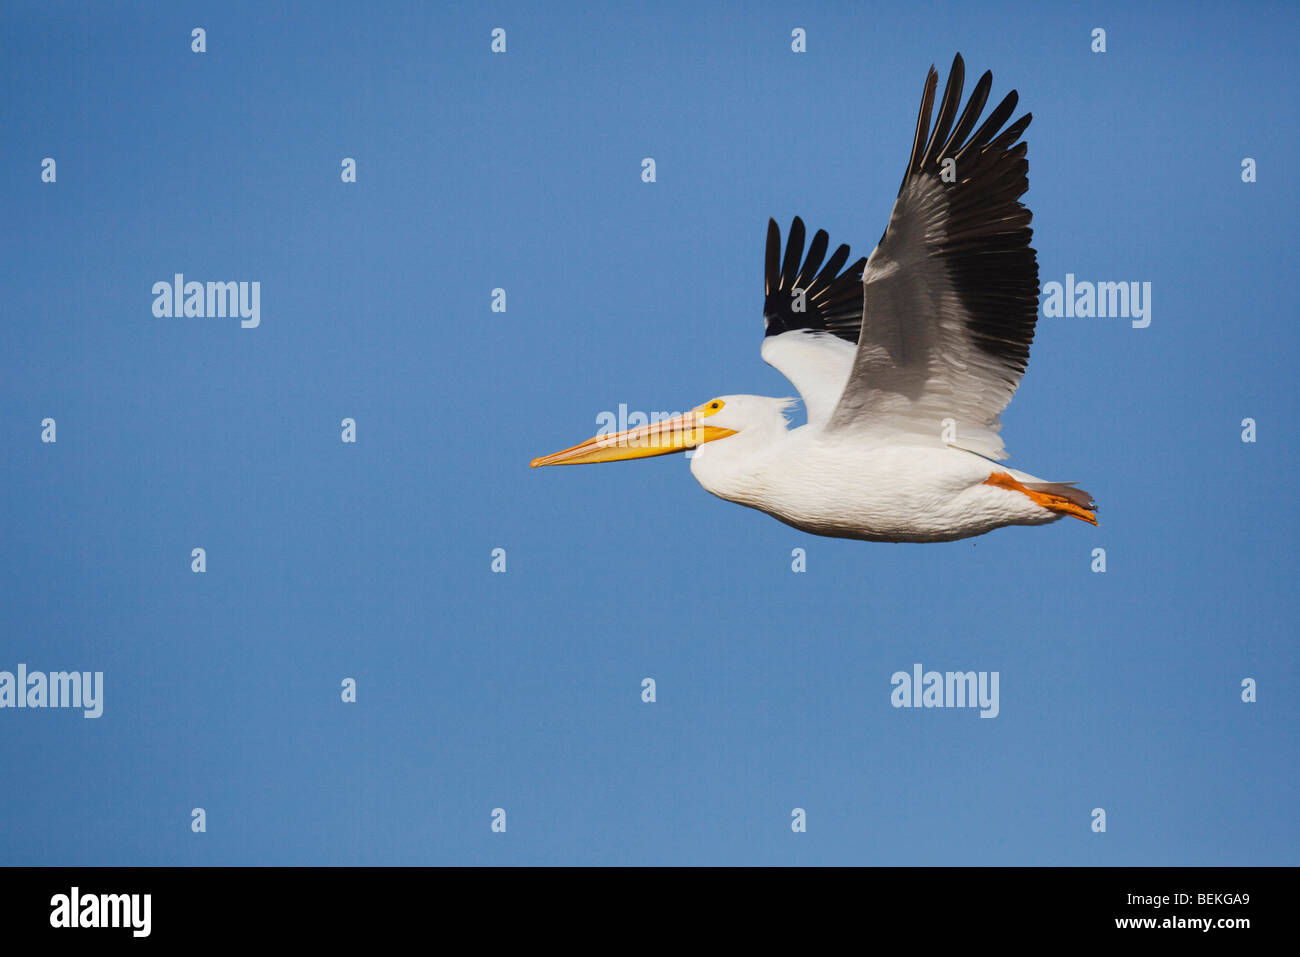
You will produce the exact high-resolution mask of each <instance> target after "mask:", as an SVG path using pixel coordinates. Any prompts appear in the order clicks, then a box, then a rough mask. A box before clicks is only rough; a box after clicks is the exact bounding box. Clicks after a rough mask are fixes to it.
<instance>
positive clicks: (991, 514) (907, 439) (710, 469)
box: [532, 54, 1097, 542]
mask: <svg viewBox="0 0 1300 957" xmlns="http://www.w3.org/2000/svg"><path fill="white" fill-rule="evenodd" d="M964 77H965V65H964V63H963V62H962V58H961V55H960V54H958V55H957V57H956V58H955V59H954V60H953V64H952V70H951V71H950V72H949V74H948V83H947V86H946V87H945V89H944V93H943V99H942V101H941V102H940V104H939V112H938V116H937V118H936V120H935V123H934V126H933V128H931V126H930V115H931V109H932V107H933V106H934V96H935V90H936V88H937V84H938V74H937V73H936V72H935V69H934V67H933V66H931V67H930V70H929V72H928V74H927V75H926V79H925V86H924V88H923V91H922V95H921V110H920V115H919V116H918V118H917V123H916V135H915V137H914V138H913V140H912V155H911V157H910V158H909V160H908V163H907V171H906V172H905V173H904V174H903V183H902V186H900V187H899V190H898V198H897V199H896V200H895V202H894V209H893V212H892V214H891V215H890V217H889V225H888V227H887V228H886V229H885V232H884V235H883V236H882V237H881V238H880V243H879V244H878V245H877V246H876V248H875V250H874V251H873V252H872V253H871V255H870V256H869V257H867V258H865V259H859V260H858V261H857V262H855V263H853V264H852V265H851V266H849V267H848V268H847V269H844V268H843V267H844V265H845V263H846V262H848V259H849V247H848V246H845V245H842V246H840V247H839V248H838V249H837V250H836V251H835V253H834V254H833V255H832V256H831V257H830V259H829V260H825V262H824V264H823V260H824V257H825V255H826V250H827V249H828V237H827V234H826V232H825V231H824V230H818V232H817V233H816V235H814V236H813V239H812V243H811V245H810V246H809V247H808V252H807V255H806V256H805V255H804V225H803V222H802V220H800V219H799V218H798V217H796V218H795V220H794V222H793V224H792V225H791V227H790V232H789V236H788V237H787V242H786V247H785V256H784V258H783V259H782V258H781V255H780V253H781V235H780V230H779V229H778V227H777V225H776V223H775V222H774V221H772V220H769V221H768V227H767V260H766V270H765V273H766V300H765V303H764V309H763V314H764V319H765V321H766V337H765V338H764V340H763V348H762V356H763V359H764V360H765V361H766V362H767V363H769V364H770V365H772V366H774V367H775V368H776V369H777V370H779V371H780V372H781V373H782V375H784V376H785V377H786V378H787V379H789V380H790V381H791V382H792V383H793V384H794V386H795V388H797V389H798V390H799V393H800V395H801V397H802V398H803V403H804V406H805V408H806V411H807V424H806V425H802V426H799V427H798V428H795V429H790V428H789V420H788V418H787V415H786V412H787V409H788V407H789V406H790V405H791V404H793V403H794V402H795V401H796V400H793V399H775V398H768V397H766V396H757V395H724V396H720V397H719V398H716V399H711V400H710V401H708V402H705V403H704V404H703V405H700V406H697V407H696V408H694V409H692V410H691V411H690V412H687V413H686V414H685V415H681V416H678V417H676V418H672V419H669V420H667V421H662V422H652V423H651V424H649V425H645V426H641V427H640V428H634V429H628V430H626V431H623V432H618V433H615V434H603V435H597V436H596V437H595V438H592V439H588V440H587V441H586V442H583V443H582V444H581V445H576V446H574V447H573V448H570V449H565V450H564V451H562V452H556V453H555V454H553V455H546V456H543V457H541V458H536V459H533V461H532V465H533V467H537V466H542V465H579V464H584V463H589V462H613V461H618V460H620V459H635V458H645V457H647V456H652V455H663V454H666V453H669V452H680V451H682V450H684V449H695V450H696V451H695V452H694V453H693V455H692V458H691V474H693V475H694V476H695V478H696V479H697V480H698V481H699V483H700V484H701V485H703V486H704V488H705V489H706V490H708V491H709V492H711V493H713V494H714V495H716V496H718V497H719V498H723V499H727V500H728V501H731V502H736V503H738V504H740V505H747V506H749V507H750V508H756V509H758V510H759V511H762V512H766V513H767V514H769V515H771V516H773V517H774V518H777V519H779V520H780V521H782V522H785V523H786V524H787V525H792V526H794V527H795V528H798V529H801V530H803V531H805V532H811V533H813V534H815V535H828V536H834V537H839V538H855V539H863V540H866V541H875V542H946V541H953V540H955V539H959V538H966V537H969V536H972V535H982V534H984V533H985V532H988V531H992V530H993V529H995V528H1000V527H1002V526H1004V525H1044V524H1046V523H1048V522H1054V521H1056V520H1057V519H1060V518H1062V517H1064V516H1066V515H1072V516H1074V517H1075V518H1078V519H1081V520H1082V521H1085V522H1089V523H1091V524H1093V525H1096V524H1097V517H1096V512H1095V508H1096V506H1095V505H1094V503H1093V501H1092V496H1090V495H1089V494H1088V493H1087V492H1084V491H1083V490H1082V489H1078V488H1075V487H1074V483H1064V482H1045V481H1043V480H1042V479H1039V478H1035V477H1034V476H1032V475H1029V474H1028V473H1025V472H1020V471H1017V470H1016V469H1012V468H1007V467H1004V466H1001V465H999V464H997V463H998V461H999V460H1001V459H1005V458H1006V457H1007V452H1006V449H1005V448H1004V446H1003V444H1002V439H1001V438H1000V437H999V435H998V432H999V430H1000V429H1001V423H1000V421H999V416H1000V414H1001V412H1002V410H1003V409H1004V408H1006V406H1007V404H1008V403H1009V402H1010V401H1011V396H1012V395H1013V394H1014V393H1015V391H1016V387H1017V386H1018V385H1019V384H1020V379H1021V377H1022V376H1023V375H1024V372H1025V366H1026V364H1027V363H1028V361H1029V345H1030V343H1031V342H1032V341H1033V338H1034V324H1035V322H1036V320H1037V318H1038V260H1037V257H1036V255H1035V253H1034V249H1033V247H1031V246H1030V245H1029V243H1030V239H1031V237H1032V236H1033V231H1032V230H1031V229H1030V228H1029V223H1030V220H1031V219H1032V214H1031V213H1030V211H1029V210H1028V209H1026V208H1025V206H1024V205H1023V204H1022V203H1021V202H1020V201H1019V200H1020V197H1021V196H1023V195H1024V193H1025V191H1026V190H1027V189H1028V188H1029V178H1028V174H1029V163H1028V162H1027V161H1026V159H1025V152H1026V149H1027V144H1026V143H1023V142H1019V143H1018V142H1017V141H1018V140H1019V139H1020V135H1021V134H1022V133H1023V132H1024V131H1025V128H1026V127H1028V126H1029V121H1030V119H1031V117H1032V114H1029V113H1026V114H1025V115H1024V116H1022V117H1021V118H1020V119H1018V120H1016V121H1015V122H1014V123H1012V124H1011V125H1009V126H1006V127H1005V129H1004V128H1003V124H1005V123H1006V122H1007V120H1008V119H1009V118H1010V117H1011V114H1012V112H1013V111H1014V110H1015V108H1016V104H1017V102H1018V97H1017V95H1016V92H1015V91H1014V90H1013V91H1011V92H1010V93H1009V94H1007V96H1006V98H1005V99H1003V100H1002V102H1001V103H1000V104H999V105H998V106H997V108H995V109H994V110H993V111H992V112H991V113H990V114H989V116H988V118H987V119H986V120H985V121H984V122H983V124H981V125H980V126H979V127H978V129H977V128H976V123H977V122H978V120H979V117H980V114H981V113H982V112H983V110H984V104H985V102H986V100H987V99H988V95H989V89H990V87H991V86H992V83H993V75H992V74H991V73H988V72H986V73H985V74H984V75H983V76H982V77H980V80H979V82H978V83H976V84H975V88H974V90H973V91H972V93H971V95H970V99H969V100H968V101H967V103H966V107H965V109H963V110H961V111H960V115H958V109H959V107H960V105H961V96H962V86H963V83H964ZM841 269H843V271H842V272H841ZM706 443H707V448H704V447H703V446H705V444H706Z"/></svg>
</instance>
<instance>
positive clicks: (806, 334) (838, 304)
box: [763, 216, 867, 422]
mask: <svg viewBox="0 0 1300 957" xmlns="http://www.w3.org/2000/svg"><path fill="white" fill-rule="evenodd" d="M804 238H805V233H804V225H803V220H801V219H800V218H799V217H798V216H796V217H795V218H794V222H793V223H791V224H790V233H789V235H788V237H787V239H786V247H785V257H784V259H783V258H782V256H781V230H780V228H779V227H778V226H777V225H776V221H775V220H768V223H767V257H766V268H765V270H764V287H765V288H764V292H765V294H766V297H765V299H764V302H763V320H764V323H765V326H766V338H765V339H764V340H763V360H764V361H765V362H767V363H768V364H769V365H771V366H773V367H775V368H776V369H777V370H778V371H779V372H780V373H781V374H782V375H784V376H785V377H786V378H787V379H789V380H790V381H791V382H792V383H793V384H794V386H795V388H797V389H798V390H799V394H800V395H801V396H802V397H803V401H804V406H805V407H806V408H807V410H808V421H809V422H824V421H825V420H826V419H828V418H829V417H830V414H831V412H832V410H834V408H835V403H836V402H837V401H839V398H840V395H841V394H842V393H843V392H844V385H845V383H846V382H848V379H849V372H850V371H851V370H852V368H853V355H854V346H855V345H856V344H857V341H858V329H859V328H860V327H861V325H862V269H863V267H864V266H865V265H866V262H867V260H866V258H865V257H862V258H860V259H858V260H857V262H854V263H852V264H850V265H848V266H847V267H846V266H845V263H847V262H848V260H849V247H848V246H844V245H841V246H840V247H839V248H838V249H836V250H835V252H834V253H832V254H831V257H830V259H826V251H827V249H828V248H829V247H830V237H829V236H827V234H826V231H825V230H824V229H819V230H817V232H816V234H815V235H814V236H813V239H812V243H811V244H810V245H809V247H808V254H807V256H806V257H805V255H804Z"/></svg>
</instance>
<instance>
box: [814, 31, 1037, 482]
mask: <svg viewBox="0 0 1300 957" xmlns="http://www.w3.org/2000/svg"><path fill="white" fill-rule="evenodd" d="M964 75H965V66H964V64H963V63H962V58H961V56H960V55H958V56H957V57H956V59H954V60H953V64H952V70H951V72H950V73H949V75H948V84H947V87H946V88H945V90H944V94H943V100H942V101H941V103H940V105H939V112H938V116H937V119H936V121H935V123H934V126H933V128H931V126H930V111H931V107H932V106H933V105H934V96H935V89H936V86H937V83H938V74H937V73H936V72H935V70H934V67H933V66H932V67H930V70H929V73H928V75H927V76H926V80H925V88H924V91H923V93H922V99H921V110H920V115H919V117H918V118H917V124H916V136H915V138H914V140H913V143H912V155H911V159H910V160H909V161H908V164H907V172H906V174H905V175H904V176H903V183H902V186H901V187H899V191H898V198H897V200H896V201H895V203H894V209H893V213H892V214H891V216H890V218H889V226H888V227H887V228H886V229H885V234H884V235H883V236H882V237H881V239H880V244H879V245H878V246H877V247H876V248H875V250H874V251H873V252H872V253H871V255H870V257H868V259H867V266H866V270H865V271H864V273H863V277H862V293H863V298H862V306H863V321H862V326H861V331H860V334H859V336H858V343H857V350H856V353H855V355H854V359H853V367H852V370H851V373H850V375H849V379H848V382H847V385H846V386H845V389H844V393H843V395H842V396H841V397H840V399H839V403H838V405H836V407H835V409H834V412H833V413H832V415H831V417H830V421H829V423H828V428H829V429H844V428H857V429H866V430H870V431H873V432H888V433H892V434H893V435H894V436H895V437H898V436H900V435H908V436H910V437H911V439H912V440H921V441H934V442H937V443H941V442H942V441H944V439H942V438H941V436H944V435H945V422H944V420H946V419H951V420H953V423H954V424H955V432H956V435H955V438H952V437H951V435H949V436H948V438H949V439H950V440H951V444H953V445H957V446H959V447H961V448H966V449H969V450H971V451H973V452H978V453H980V454H981V455H987V456H989V457H990V458H999V459H1001V458H1006V455H1007V453H1006V450H1005V448H1004V447H1003V444H1002V440H1001V438H1000V437H999V436H998V434H997V433H998V430H999V429H1000V428H1001V424H1000V422H999V418H998V417H999V415H1000V414H1001V412H1002V410H1003V409H1004V408H1006V406H1007V403H1009V402H1010V401H1011V397H1012V395H1013V394H1014V393H1015V391H1016V387H1017V386H1018V385H1019V384H1020V379H1021V377H1022V376H1023V375H1024V371H1025V366H1026V364H1027V363H1028V361H1029V345H1030V343H1031V342H1032V341H1033V338H1034V323H1035V321H1036V320H1037V318H1038V261H1037V257H1036V256H1035V253H1034V250H1033V248H1032V247H1031V246H1030V245H1029V243H1030V239H1031V237H1032V236H1033V231H1032V230H1031V229H1030V228H1029V223H1030V220H1031V218H1032V214H1031V213H1030V211H1029V210H1028V209H1026V208H1025V207H1024V205H1022V204H1021V203H1020V201H1019V200H1020V197H1021V196H1022V195H1024V193H1025V191H1026V190H1027V189H1028V188H1029V179H1028V173H1029V163H1028V162H1027V161H1026V159H1025V151H1026V149H1027V144H1025V143H1017V140H1019V138H1020V135H1021V134H1022V133H1023V132H1024V131H1025V128H1026V127H1027V126H1028V125H1029V121H1030V119H1031V114H1028V113H1026V114H1025V115H1024V116H1022V117H1021V118H1020V119H1018V120H1016V121H1015V122H1014V123H1012V124H1010V125H1009V126H1007V127H1006V128H1005V129H1003V124H1005V123H1006V122H1007V120H1008V119H1009V118H1010V116H1011V114H1012V112H1013V111H1014V110H1015V108H1016V103H1017V96H1016V93H1015V91H1014V90H1013V91H1012V92H1011V93H1009V94H1008V95H1007V97H1006V98H1005V99H1004V100H1003V101H1002V102H1001V103H1000V104H999V105H998V106H997V107H996V108H995V109H994V110H993V111H992V112H991V113H990V114H989V116H988V119H986V120H985V121H984V123H983V124H982V125H980V126H979V128H978V129H976V123H977V121H978V120H979V116H980V113H981V112H982V111H983V109H984V104H985V102H986V100H987V99H988V94H989V88H990V87H991V85H992V82H993V77H992V74H991V73H985V74H984V75H983V76H982V77H980V80H979V82H978V83H977V84H976V85H975V89H974V90H973V91H972V93H971V96H970V100H969V101H968V102H967V104H966V107H965V109H964V110H961V112H960V115H958V108H959V106H960V103H961V94H962V85H963V81H964ZM972 131H974V132H972ZM949 161H951V162H949Z"/></svg>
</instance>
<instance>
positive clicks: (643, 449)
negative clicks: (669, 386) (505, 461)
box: [531, 412, 736, 468]
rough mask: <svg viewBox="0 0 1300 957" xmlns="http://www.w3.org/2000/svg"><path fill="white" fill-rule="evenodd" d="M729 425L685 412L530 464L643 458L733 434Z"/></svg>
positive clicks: (617, 460) (536, 465)
mask: <svg viewBox="0 0 1300 957" xmlns="http://www.w3.org/2000/svg"><path fill="white" fill-rule="evenodd" d="M735 434H736V433H735V432H734V431H733V430H731V429H720V428H717V427H716V426H712V425H701V424H700V417H699V416H698V415H696V414H695V413H694V412H687V413H686V414H685V415H679V416H678V417H677V418H675V419H668V420H666V421H664V422H652V423H650V424H649V425H642V426H639V427H637V428H635V429H628V430H627V431H626V432H615V433H612V434H606V435H597V436H595V437H593V438H590V439H588V440H587V441H586V442H583V443H582V444H581V445H575V446H574V447H573V448H571V449H565V450H564V451H563V452H555V453H553V454H551V455H543V456H542V457H541V458H536V459H533V461H532V466H531V467H532V468H537V467H538V466H541V465H587V464H588V463H591V462H619V461H622V460H623V459H647V458H650V457H651V456H652V455H668V454H669V453H671V452H682V451H685V450H686V449H693V448H695V447H696V446H697V445H703V444H704V443H705V442H712V441H713V440H714V439H725V438H726V437H727V436H728V435H735Z"/></svg>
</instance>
